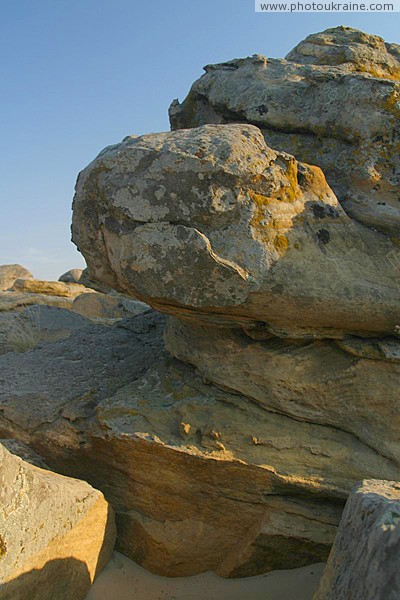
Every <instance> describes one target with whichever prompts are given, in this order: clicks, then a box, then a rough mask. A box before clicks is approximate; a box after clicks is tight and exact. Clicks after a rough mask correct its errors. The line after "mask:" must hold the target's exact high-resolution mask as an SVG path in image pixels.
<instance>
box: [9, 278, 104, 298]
mask: <svg viewBox="0 0 400 600" xmlns="http://www.w3.org/2000/svg"><path fill="white" fill-rule="evenodd" d="M12 289H13V291H15V292H21V293H23V294H44V295H46V296H47V295H48V296H61V297H63V298H76V296H79V294H83V293H84V292H90V291H91V290H88V289H86V288H85V286H84V285H80V284H79V283H63V282H62V281H41V280H40V279H17V280H16V281H15V282H14V285H13V288H12ZM91 293H93V291H92V292H91Z"/></svg>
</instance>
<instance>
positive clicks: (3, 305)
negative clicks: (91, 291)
mask: <svg viewBox="0 0 400 600" xmlns="http://www.w3.org/2000/svg"><path fill="white" fill-rule="evenodd" d="M73 301H74V299H73V298H65V297H63V296H50V295H48V294H33V293H30V292H26V293H25V292H11V291H10V292H0V312H7V311H10V310H22V309H24V308H26V307H27V306H32V305H34V304H46V305H48V306H58V307H59V308H67V309H68V308H72V304H73Z"/></svg>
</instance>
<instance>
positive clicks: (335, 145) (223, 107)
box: [170, 27, 400, 277]
mask: <svg viewBox="0 0 400 600" xmlns="http://www.w3.org/2000/svg"><path fill="white" fill-rule="evenodd" d="M399 48H400V47H399V46H397V45H396V44H387V43H384V41H383V40H382V39H381V38H379V37H378V36H373V35H368V34H365V33H362V32H361V31H357V30H355V29H351V28H349V27H338V28H335V29H328V30H326V31H325V32H323V33H318V34H314V35H312V36H309V37H308V38H307V39H306V40H305V41H303V42H301V43H300V44H299V45H298V46H297V47H296V48H295V49H294V50H293V51H292V52H290V53H289V54H288V56H287V57H286V60H282V59H266V58H265V57H262V56H258V55H256V56H254V57H250V58H246V59H238V60H233V61H229V62H227V63H222V64H216V65H208V66H206V67H205V71H206V73H205V75H203V76H202V77H201V78H200V79H198V80H197V81H196V82H195V83H194V84H193V86H192V88H191V90H190V92H189V95H188V96H187V98H186V100H185V101H184V102H183V103H182V104H179V102H178V101H174V102H173V103H172V105H171V108H170V120H171V125H172V128H173V129H177V128H182V127H183V128H187V127H197V126H199V125H204V124H205V123H232V122H235V121H238V122H240V123H244V122H249V123H252V124H255V125H258V126H259V127H260V128H261V129H262V131H263V133H264V136H265V138H266V141H267V143H268V145H269V146H271V147H273V148H279V150H285V151H286V152H290V153H291V154H293V155H294V156H295V157H296V158H297V159H298V160H302V161H304V162H306V163H310V164H315V165H318V166H319V167H321V168H322V170H323V171H324V173H325V175H326V176H327V180H328V183H329V185H330V186H331V187H332V189H333V190H334V192H335V194H336V195H337V197H338V199H339V201H340V203H341V205H342V206H343V208H344V209H345V210H346V212H347V213H348V214H349V215H350V216H352V217H353V218H354V219H357V220H358V221H359V222H361V223H364V224H365V225H367V226H369V227H371V228H374V229H377V230H379V231H381V232H383V233H386V234H388V235H389V236H392V237H395V238H397V239H398V237H399V232H400V207H399V203H398V197H399V187H400V159H399V156H400V153H399V148H400V125H399V123H400V120H399V116H400V83H399V80H400V50H399ZM387 261H388V262H391V264H392V268H393V269H394V270H397V277H399V264H400V263H399V262H398V259H396V257H395V256H394V255H393V256H392V255H391V254H390V252H388V256H387Z"/></svg>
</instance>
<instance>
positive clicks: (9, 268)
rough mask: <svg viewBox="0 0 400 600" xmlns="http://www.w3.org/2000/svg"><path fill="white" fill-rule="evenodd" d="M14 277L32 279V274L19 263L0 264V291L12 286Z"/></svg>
mask: <svg viewBox="0 0 400 600" xmlns="http://www.w3.org/2000/svg"><path fill="white" fill-rule="evenodd" d="M16 279H33V276H32V273H30V272H29V271H28V269H25V267H21V265H0V291H4V290H9V289H10V288H12V286H13V285H14V282H15V280H16Z"/></svg>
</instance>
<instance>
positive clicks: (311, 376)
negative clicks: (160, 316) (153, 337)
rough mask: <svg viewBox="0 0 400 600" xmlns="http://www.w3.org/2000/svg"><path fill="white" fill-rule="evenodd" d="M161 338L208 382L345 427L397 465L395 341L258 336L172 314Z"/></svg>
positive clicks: (399, 421)
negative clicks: (267, 337) (257, 337)
mask: <svg viewBox="0 0 400 600" xmlns="http://www.w3.org/2000/svg"><path fill="white" fill-rule="evenodd" d="M165 339H166V347H167V350H169V352H171V354H172V355H173V356H175V357H176V358H178V359H180V360H183V361H185V362H189V363H191V364H193V365H195V366H196V367H197V368H198V369H199V370H200V371H201V373H202V374H203V375H204V376H205V377H206V378H207V379H208V380H210V381H212V382H213V383H216V384H217V385H219V386H223V387H224V388H228V389H231V390H233V391H235V392H239V393H241V394H243V395H244V396H246V397H248V398H251V399H252V400H253V401H255V402H257V403H258V404H260V405H261V406H263V407H264V408H265V409H266V410H268V411H271V410H272V411H276V412H278V413H281V414H285V415H288V416H290V417H293V418H295V419H301V420H304V421H311V422H313V423H321V424H323V425H331V426H333V427H337V428H339V429H340V430H343V431H348V432H351V433H352V434H354V435H355V436H356V437H357V438H359V439H360V440H362V441H363V442H364V443H365V444H367V445H368V446H369V447H371V448H374V449H375V450H376V451H377V452H378V453H379V454H382V455H384V456H387V457H388V458H390V459H391V460H393V461H394V462H396V463H397V464H398V465H399V466H400V439H399V429H400V414H399V410H398V408H399V401H400V364H399V363H400V339H392V340H390V339H387V340H367V341H365V340H362V339H359V338H358V339H357V338H353V340H355V342H353V343H352V340H351V339H349V340H346V341H345V342H343V341H340V342H339V344H338V343H335V341H333V340H317V341H313V342H310V341H308V342H299V341H294V340H281V339H277V338H270V339H266V340H259V341H256V340H252V339H250V338H249V337H248V336H246V335H245V334H244V333H243V332H239V331H229V330H220V329H215V328H214V329H213V328H211V327H204V326H194V325H192V324H190V323H183V322H181V321H179V320H178V319H170V321H169V324H168V328H167V332H166V336H165ZM355 343H356V344H357V348H358V352H355V351H354V348H355V345H354V344H355ZM349 346H350V347H351V350H350V351H344V348H348V347H349ZM371 347H372V348H375V349H376V350H375V354H373V353H372V351H371ZM380 347H383V348H384V349H386V348H387V347H390V353H389V350H387V349H386V353H385V352H384V351H382V350H381V349H380ZM362 348H364V352H363V351H362Z"/></svg>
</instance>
